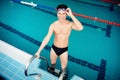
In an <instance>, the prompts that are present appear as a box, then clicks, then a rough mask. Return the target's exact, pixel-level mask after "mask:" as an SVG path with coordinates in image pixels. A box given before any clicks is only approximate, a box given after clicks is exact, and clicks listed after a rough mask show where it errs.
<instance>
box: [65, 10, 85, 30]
mask: <svg viewBox="0 0 120 80" xmlns="http://www.w3.org/2000/svg"><path fill="white" fill-rule="evenodd" d="M66 13H67V15H68V16H70V17H71V18H72V20H73V22H72V28H73V29H75V30H82V29H83V25H82V24H81V22H79V20H78V19H77V18H76V17H75V16H74V15H73V14H72V11H71V9H70V8H67V9H66Z"/></svg>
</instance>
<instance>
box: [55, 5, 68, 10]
mask: <svg viewBox="0 0 120 80" xmlns="http://www.w3.org/2000/svg"><path fill="white" fill-rule="evenodd" d="M67 8H68V7H67V5H65V4H59V5H58V6H57V10H58V9H67Z"/></svg>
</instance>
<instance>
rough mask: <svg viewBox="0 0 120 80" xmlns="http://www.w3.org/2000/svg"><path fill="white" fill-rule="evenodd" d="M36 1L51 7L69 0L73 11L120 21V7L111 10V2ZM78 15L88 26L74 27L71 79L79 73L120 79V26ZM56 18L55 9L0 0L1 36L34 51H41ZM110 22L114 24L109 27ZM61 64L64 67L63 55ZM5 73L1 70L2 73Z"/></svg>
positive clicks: (90, 78)
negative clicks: (79, 28)
mask: <svg viewBox="0 0 120 80" xmlns="http://www.w3.org/2000/svg"><path fill="white" fill-rule="evenodd" d="M24 1H28V2H31V1H30V0H24ZM33 2H34V3H37V4H40V5H44V6H49V7H51V8H55V7H56V6H57V5H58V4H60V3H65V4H67V5H68V6H69V7H70V8H71V9H72V11H73V12H76V13H80V14H84V15H88V16H92V17H98V18H101V19H105V20H109V21H113V22H117V23H120V15H119V12H120V7H119V6H117V5H114V10H113V11H110V5H111V4H110V3H104V2H102V1H100V0H86V1H84V0H69V1H64V0H52V1H48V0H47V1H41V0H33ZM77 18H78V19H79V20H80V21H81V22H82V24H83V26H84V30H82V31H81V32H78V31H72V33H71V36H70V39H69V62H68V70H69V79H70V78H71V77H72V76H73V75H74V74H75V75H77V76H80V77H82V78H84V79H85V80H119V79H120V77H119V74H120V69H119V67H120V64H119V57H120V54H119V53H120V50H119V47H120V44H119V43H120V37H119V34H120V27H118V26H114V25H108V24H105V23H101V22H97V21H93V20H89V19H85V18H82V17H78V16H77ZM55 20H57V17H56V12H55V11H53V10H49V9H36V8H33V7H29V6H24V5H21V4H17V3H13V2H10V1H9V0H1V1H0V39H1V40H3V41H5V42H7V43H9V44H11V45H13V46H15V47H17V48H19V49H21V50H23V51H25V52H28V53H29V54H31V55H34V53H35V52H36V51H37V49H38V47H39V45H40V43H41V42H42V40H43V38H44V36H45V35H46V33H47V31H48V28H49V25H50V24H51V23H52V22H53V21H55ZM107 26H110V27H111V28H110V27H108V28H110V29H108V28H107ZM101 29H103V30H101ZM107 30H108V31H107ZM53 38H54V36H52V38H51V40H50V42H49V43H48V45H47V46H46V48H45V49H44V50H43V52H42V54H41V55H42V56H45V57H46V58H47V59H48V60H49V50H50V47H51V45H52V43H53ZM2 65H4V64H2ZM57 68H60V61H59V59H58V63H57ZM2 74H3V73H2V71H0V75H2ZM7 75H9V74H7ZM6 77H7V76H6Z"/></svg>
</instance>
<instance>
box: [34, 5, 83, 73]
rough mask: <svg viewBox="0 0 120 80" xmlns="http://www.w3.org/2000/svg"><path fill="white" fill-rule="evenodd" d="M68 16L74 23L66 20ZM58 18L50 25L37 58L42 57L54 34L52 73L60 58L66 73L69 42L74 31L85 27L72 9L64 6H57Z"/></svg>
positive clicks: (51, 54) (51, 53)
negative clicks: (43, 50) (41, 54)
mask: <svg viewBox="0 0 120 80" xmlns="http://www.w3.org/2000/svg"><path fill="white" fill-rule="evenodd" d="M67 16H69V17H70V18H71V19H72V20H73V22H71V21H68V20H67V19H66V17H67ZM57 17H58V20H57V21H55V22H53V23H52V24H51V25H50V27H49V31H48V33H47V35H46V36H45V38H44V40H43V41H42V44H41V45H40V47H39V49H38V51H37V52H36V53H35V55H36V56H37V57H39V56H40V53H41V51H42V49H43V48H44V47H45V46H46V45H47V43H48V42H49V40H50V38H51V36H52V34H54V42H53V44H52V48H51V51H50V59H51V67H50V69H51V70H52V71H54V70H55V64H56V60H57V58H58V57H60V61H61V68H62V71H65V70H66V67H67V63H68V41H69V36H70V33H71V31H72V29H74V30H78V31H80V30H83V26H82V24H81V23H80V22H79V21H78V19H76V18H75V16H74V15H73V14H72V11H71V9H70V8H68V7H67V6H66V5H64V4H60V5H58V6H57Z"/></svg>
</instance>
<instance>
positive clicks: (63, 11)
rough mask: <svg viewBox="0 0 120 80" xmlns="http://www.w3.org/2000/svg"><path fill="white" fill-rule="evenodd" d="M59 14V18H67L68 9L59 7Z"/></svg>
mask: <svg viewBox="0 0 120 80" xmlns="http://www.w3.org/2000/svg"><path fill="white" fill-rule="evenodd" d="M57 16H58V19H59V20H66V16H67V13H66V10H65V9H58V10H57Z"/></svg>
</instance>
